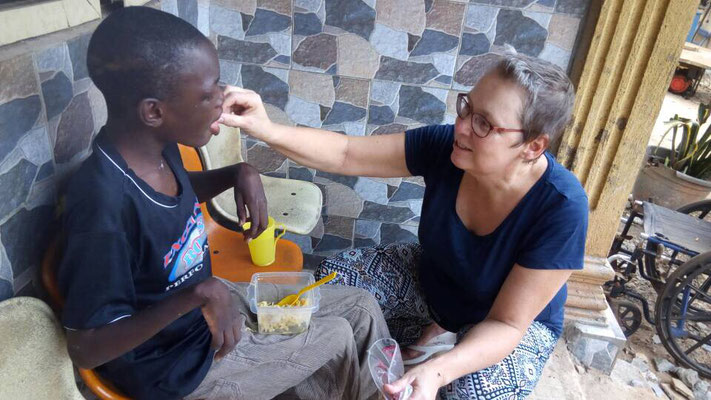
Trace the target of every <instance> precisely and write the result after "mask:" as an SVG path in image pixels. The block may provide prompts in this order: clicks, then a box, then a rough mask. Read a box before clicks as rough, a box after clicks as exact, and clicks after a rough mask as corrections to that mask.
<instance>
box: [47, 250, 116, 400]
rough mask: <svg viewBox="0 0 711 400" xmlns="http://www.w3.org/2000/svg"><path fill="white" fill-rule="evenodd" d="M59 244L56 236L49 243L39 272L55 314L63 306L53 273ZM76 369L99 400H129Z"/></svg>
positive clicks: (95, 376)
mask: <svg viewBox="0 0 711 400" xmlns="http://www.w3.org/2000/svg"><path fill="white" fill-rule="evenodd" d="M59 242H60V238H59V236H57V237H55V238H54V239H52V241H51V242H50V243H49V247H48V248H47V251H45V253H44V257H43V258H42V266H41V271H40V275H41V279H42V284H43V285H44V288H45V290H46V291H47V294H48V295H49V298H50V301H51V305H52V308H53V309H54V311H57V312H59V311H60V310H61V309H62V307H63V306H64V299H63V298H62V295H61V294H60V293H59V288H58V287H57V276H56V271H55V267H56V265H57V264H58V263H59V260H60V259H61V254H60V252H59ZM78 369H79V375H80V376H81V379H82V380H83V381H84V383H85V384H86V386H87V387H88V388H89V390H91V391H92V392H93V393H94V394H95V395H96V396H97V397H99V398H100V399H102V400H130V398H129V397H126V396H124V395H123V394H122V393H121V392H120V391H119V390H118V389H116V388H115V387H114V386H113V385H112V384H111V383H110V382H107V381H105V380H104V379H102V378H101V377H100V376H99V374H97V373H96V372H94V370H91V369H84V368H78Z"/></svg>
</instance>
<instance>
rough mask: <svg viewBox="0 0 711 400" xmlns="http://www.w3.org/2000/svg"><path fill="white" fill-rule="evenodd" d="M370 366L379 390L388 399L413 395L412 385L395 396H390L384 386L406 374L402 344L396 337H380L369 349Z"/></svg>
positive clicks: (394, 399) (402, 399)
mask: <svg viewBox="0 0 711 400" xmlns="http://www.w3.org/2000/svg"><path fill="white" fill-rule="evenodd" d="M368 367H369V368H370V375H371V376H372V377H373V381H374V382H375V385H376V386H377V387H378V390H379V391H380V393H381V394H382V395H383V397H384V398H385V399H387V400H407V399H408V398H410V396H411V395H412V390H413V389H412V386H410V385H407V386H406V387H405V389H404V390H403V391H402V392H400V393H398V394H397V395H395V396H388V395H387V394H385V392H384V391H383V386H385V385H386V384H388V383H393V382H395V381H397V380H398V379H400V378H402V376H403V375H404V374H405V365H404V364H403V362H402V355H401V354H400V346H398V344H397V342H396V341H395V340H394V339H390V338H387V339H380V340H378V341H377V342H375V343H373V344H372V345H371V346H370V349H368Z"/></svg>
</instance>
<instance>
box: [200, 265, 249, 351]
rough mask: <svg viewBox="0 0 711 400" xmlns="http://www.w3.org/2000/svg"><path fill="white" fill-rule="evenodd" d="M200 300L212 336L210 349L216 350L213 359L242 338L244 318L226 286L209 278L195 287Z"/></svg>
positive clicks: (231, 347) (231, 348)
mask: <svg viewBox="0 0 711 400" xmlns="http://www.w3.org/2000/svg"><path fill="white" fill-rule="evenodd" d="M195 292H196V294H197V295H198V296H199V297H200V299H201V300H202V306H201V307H200V310H201V311H202V315H203V316H204V317H205V321H207V326H208V327H209V328H210V333H211V334H212V346H211V347H212V348H213V350H217V353H216V354H215V359H220V358H222V357H224V356H225V355H226V354H227V353H229V352H230V351H232V350H233V349H234V348H235V346H237V343H238V342H239V340H240V338H241V336H242V323H243V321H244V317H243V316H242V315H241V314H240V313H239V311H238V310H237V306H236V305H235V302H234V299H233V298H232V294H231V293H230V290H229V289H228V288H227V286H226V285H225V284H224V283H222V282H220V281H219V280H218V279H216V278H214V277H211V278H209V279H207V280H205V281H203V282H200V283H199V284H197V285H196V286H195Z"/></svg>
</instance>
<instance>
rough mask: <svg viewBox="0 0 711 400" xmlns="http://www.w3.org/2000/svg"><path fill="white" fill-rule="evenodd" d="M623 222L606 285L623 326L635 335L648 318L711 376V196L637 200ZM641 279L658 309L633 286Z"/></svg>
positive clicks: (690, 364)
mask: <svg viewBox="0 0 711 400" xmlns="http://www.w3.org/2000/svg"><path fill="white" fill-rule="evenodd" d="M622 222H623V223H624V228H623V229H622V232H621V233H620V234H618V235H617V236H616V237H615V240H614V241H613V244H612V247H611V249H610V253H609V254H608V261H609V262H610V265H611V266H612V267H613V269H614V270H615V278H614V279H613V280H611V281H609V282H607V283H605V285H604V289H605V293H606V296H607V298H608V301H609V302H610V305H611V307H612V310H613V312H614V314H615V315H616V317H617V319H618V322H619V323H620V327H621V328H622V330H623V332H624V333H625V335H626V336H631V335H632V334H634V333H635V332H636V331H637V329H639V327H640V325H641V323H642V317H644V319H646V320H647V322H649V323H650V324H651V325H653V326H654V327H655V328H656V331H657V334H658V336H659V338H660V340H661V342H662V344H663V345H664V347H665V348H666V350H667V351H668V352H669V353H670V354H671V355H672V357H674V359H675V360H677V361H678V362H679V363H680V364H682V365H684V366H685V367H687V368H692V369H694V370H696V371H697V372H698V373H699V374H700V375H702V376H704V377H706V378H711V200H703V201H699V202H695V203H691V204H688V205H686V206H683V207H681V208H679V209H678V210H671V209H668V208H665V207H662V206H659V205H656V204H653V203H649V202H641V201H635V202H633V203H632V205H631V209H630V214H629V217H627V218H624V217H623V219H622ZM640 225H641V226H642V227H643V229H642V231H641V233H640V234H639V238H636V237H635V236H634V235H632V234H631V232H630V231H631V230H632V227H633V226H635V230H636V229H638V228H639V226H640ZM640 239H641V240H640ZM638 278H642V279H645V280H647V281H649V282H650V284H651V286H652V288H653V289H654V292H656V294H657V299H656V302H655V303H654V310H650V305H649V301H648V299H647V298H646V297H645V296H643V295H642V294H640V293H639V292H637V291H635V290H634V289H633V288H631V287H630V286H631V285H629V284H630V282H632V281H633V280H635V279H638ZM640 306H641V310H640Z"/></svg>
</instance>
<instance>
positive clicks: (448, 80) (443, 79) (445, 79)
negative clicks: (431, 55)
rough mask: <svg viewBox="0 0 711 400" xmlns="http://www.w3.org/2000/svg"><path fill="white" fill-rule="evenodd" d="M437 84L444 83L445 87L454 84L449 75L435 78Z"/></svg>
mask: <svg viewBox="0 0 711 400" xmlns="http://www.w3.org/2000/svg"><path fill="white" fill-rule="evenodd" d="M435 80H436V81H437V82H440V83H444V84H445V85H449V84H450V83H452V77H451V76H447V75H440V76H438V77H437V78H435Z"/></svg>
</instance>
